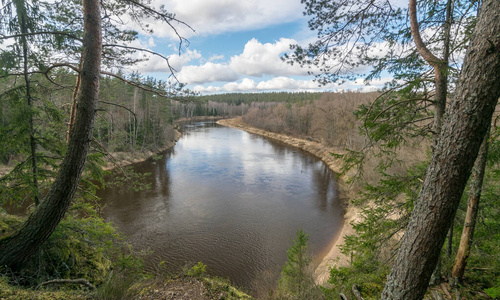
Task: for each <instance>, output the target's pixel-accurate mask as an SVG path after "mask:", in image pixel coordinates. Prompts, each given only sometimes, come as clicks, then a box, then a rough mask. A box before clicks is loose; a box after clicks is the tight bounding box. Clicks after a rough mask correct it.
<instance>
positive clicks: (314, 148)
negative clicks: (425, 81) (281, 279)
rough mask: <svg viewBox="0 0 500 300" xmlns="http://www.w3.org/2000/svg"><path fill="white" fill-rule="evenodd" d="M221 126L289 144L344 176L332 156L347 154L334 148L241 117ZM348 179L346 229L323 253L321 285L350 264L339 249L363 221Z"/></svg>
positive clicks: (318, 271) (318, 278)
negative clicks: (337, 269) (338, 268)
mask: <svg viewBox="0 0 500 300" xmlns="http://www.w3.org/2000/svg"><path fill="white" fill-rule="evenodd" d="M217 123H218V124H220V125H223V126H228V127H233V128H238V129H242V130H245V131H247V132H250V133H253V134H258V135H260V136H264V137H267V138H270V139H273V140H276V141H279V142H282V143H285V144H287V145H290V146H293V147H297V148H299V149H302V150H304V151H306V152H308V153H310V154H312V155H314V156H316V157H318V158H320V159H321V160H322V161H323V162H324V163H325V164H326V165H327V166H328V167H329V168H330V169H331V170H332V171H333V172H335V173H340V170H341V168H342V164H343V161H342V160H341V159H337V158H335V157H334V156H333V155H332V153H335V154H343V153H344V151H342V150H340V149H336V148H332V147H328V146H326V145H324V144H321V143H318V142H314V141H309V140H305V139H300V138H295V137H291V136H288V135H284V134H278V133H273V132H269V131H265V130H262V129H259V128H256V127H253V126H251V125H248V124H246V123H244V122H243V120H242V118H241V117H237V118H233V119H223V120H219V121H217ZM347 179H348V177H347V176H340V177H339V182H338V183H339V187H340V192H341V197H342V199H343V206H344V209H345V214H344V225H343V226H342V229H341V231H340V232H339V233H338V235H337V236H336V237H335V239H334V240H333V241H332V243H331V246H330V247H329V250H328V251H327V252H326V251H325V253H322V254H321V255H322V256H323V258H322V260H321V262H320V263H319V264H318V266H317V267H316V270H315V272H314V278H315V281H316V283H317V284H320V285H322V284H324V283H326V281H327V280H328V278H329V276H330V271H329V270H330V267H331V266H333V265H335V266H345V265H347V264H348V263H349V258H348V257H346V256H344V255H343V254H342V253H341V252H340V249H339V246H341V245H343V243H344V237H345V236H346V235H350V234H353V233H354V229H353V228H352V225H351V223H352V222H356V221H359V219H360V217H359V211H360V209H359V208H357V207H354V206H353V205H351V204H349V201H348V199H349V198H350V193H351V191H350V190H349V189H348V187H347V185H346V183H345V182H346V181H347Z"/></svg>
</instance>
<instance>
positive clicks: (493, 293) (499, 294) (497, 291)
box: [484, 286, 500, 299]
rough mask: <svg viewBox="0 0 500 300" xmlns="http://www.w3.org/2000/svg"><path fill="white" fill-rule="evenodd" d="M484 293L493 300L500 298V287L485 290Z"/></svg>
mask: <svg viewBox="0 0 500 300" xmlns="http://www.w3.org/2000/svg"><path fill="white" fill-rule="evenodd" d="M484 291H485V292H486V294H488V296H490V297H491V298H493V299H499V298H500V286H496V287H492V288H489V289H485V290H484Z"/></svg>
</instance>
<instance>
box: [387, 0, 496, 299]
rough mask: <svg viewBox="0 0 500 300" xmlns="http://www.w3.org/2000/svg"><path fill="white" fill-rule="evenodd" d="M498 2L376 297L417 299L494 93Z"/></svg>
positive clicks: (479, 33) (492, 0)
mask: <svg viewBox="0 0 500 300" xmlns="http://www.w3.org/2000/svg"><path fill="white" fill-rule="evenodd" d="M499 11H500V1H498V0H485V1H484V2H483V4H482V8H481V11H480V14H479V17H478V20H477V24H476V28H475V29H474V32H473V35H472V40H471V42H470V45H469V48H468V50H467V54H466V58H465V62H464V66H463V69H462V74H461V76H460V79H459V81H458V84H457V89H456V92H455V97H454V99H453V101H452V102H451V104H450V107H449V110H448V111H447V114H446V115H445V118H444V122H443V126H442V129H441V133H440V136H439V140H438V142H437V145H436V149H435V151H434V153H433V157H432V160H431V162H430V165H429V167H428V170H427V174H426V177H425V181H424V183H423V186H422V190H421V192H420V195H419V197H418V199H417V201H416V203H415V209H414V211H413V213H412V217H411V220H410V223H409V225H408V228H407V230H406V232H405V235H404V237H403V239H402V243H401V247H400V248H399V250H398V255H397V257H396V260H395V262H394V266H393V268H392V271H391V273H390V275H389V277H388V279H387V283H386V286H385V288H384V291H383V293H382V299H408V300H411V299H422V298H423V296H424V294H425V292H426V289H427V286H428V283H429V278H430V276H431V274H432V271H433V270H434V268H435V266H436V262H437V260H438V257H439V249H441V247H442V246H443V243H444V240H445V238H446V234H447V232H448V230H447V229H448V228H449V226H450V224H451V222H452V220H453V218H454V216H455V213H456V210H457V207H458V204H459V202H460V198H461V196H462V193H463V190H464V187H465V185H466V183H467V179H468V177H469V175H470V172H471V169H472V166H473V164H474V161H475V159H476V156H477V154H478V151H479V147H480V145H481V143H482V140H483V137H484V135H485V133H486V131H487V129H488V127H489V126H490V123H491V117H492V115H493V112H494V109H495V106H496V103H497V101H498V98H499V96H500V34H499V33H500V16H499V15H498V12H499Z"/></svg>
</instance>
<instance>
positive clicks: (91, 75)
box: [0, 0, 102, 269]
mask: <svg viewBox="0 0 500 300" xmlns="http://www.w3.org/2000/svg"><path fill="white" fill-rule="evenodd" d="M83 14H84V39H83V57H84V59H83V66H82V73H81V90H80V91H81V92H80V95H79V100H78V109H77V115H76V120H75V125H74V127H73V129H72V131H71V133H70V140H69V143H68V149H67V152H66V156H65V157H64V160H63V162H62V164H61V168H60V170H59V172H58V174H57V177H56V179H55V181H54V183H53V184H52V185H51V187H50V190H49V192H48V193H47V195H46V196H45V197H44V200H43V201H42V202H41V203H40V205H39V206H38V207H37V209H36V210H35V212H33V214H31V215H30V216H29V217H28V220H27V221H26V222H25V223H24V224H23V226H22V227H21V229H20V230H19V231H18V232H16V233H15V234H14V235H12V236H10V237H7V238H5V239H3V240H1V241H0V266H6V267H9V268H12V269H17V268H20V267H22V265H23V264H24V263H25V262H26V260H27V259H28V258H29V257H30V256H31V255H33V254H34V253H35V252H36V251H37V250H38V249H39V247H40V246H41V245H42V244H43V243H44V242H45V240H46V239H47V238H48V237H49V236H50V235H51V234H52V232H53V231H54V229H55V228H56V226H57V225H58V224H59V222H60V221H61V219H62V218H63V217H64V214H65V213H66V210H67V208H68V207H69V205H70V203H71V199H72V198H73V195H74V194H75V191H76V188H77V185H78V182H79V180H80V176H81V174H82V171H83V167H84V165H85V160H86V158H87V153H88V150H89V147H90V141H91V139H92V130H93V127H94V118H95V113H96V109H97V98H98V95H99V76H100V71H99V70H100V66H101V52H102V37H101V17H100V8H99V1H97V0H83Z"/></svg>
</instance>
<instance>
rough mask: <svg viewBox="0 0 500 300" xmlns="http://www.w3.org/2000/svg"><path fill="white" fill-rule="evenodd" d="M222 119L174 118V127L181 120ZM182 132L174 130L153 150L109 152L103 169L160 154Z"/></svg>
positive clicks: (211, 117)
mask: <svg viewBox="0 0 500 300" xmlns="http://www.w3.org/2000/svg"><path fill="white" fill-rule="evenodd" d="M220 119H222V117H219V116H196V117H191V118H181V119H177V120H175V122H174V124H175V127H176V128H178V126H179V123H182V122H192V121H217V120H220ZM181 136H182V133H181V132H180V131H179V130H177V129H176V130H175V137H174V140H173V141H171V142H169V143H168V144H166V145H164V146H163V147H160V148H158V149H154V150H151V149H149V150H140V151H123V152H112V153H109V156H110V157H111V160H112V161H108V162H107V163H106V165H105V166H104V168H103V169H104V170H105V171H112V170H114V169H116V168H123V167H127V166H130V165H133V164H136V163H140V162H143V161H146V160H148V159H150V158H152V157H154V156H155V155H160V154H162V153H164V152H165V151H167V150H169V149H171V148H173V147H174V146H175V144H176V143H177V141H178V140H179V139H180V138H181Z"/></svg>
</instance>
